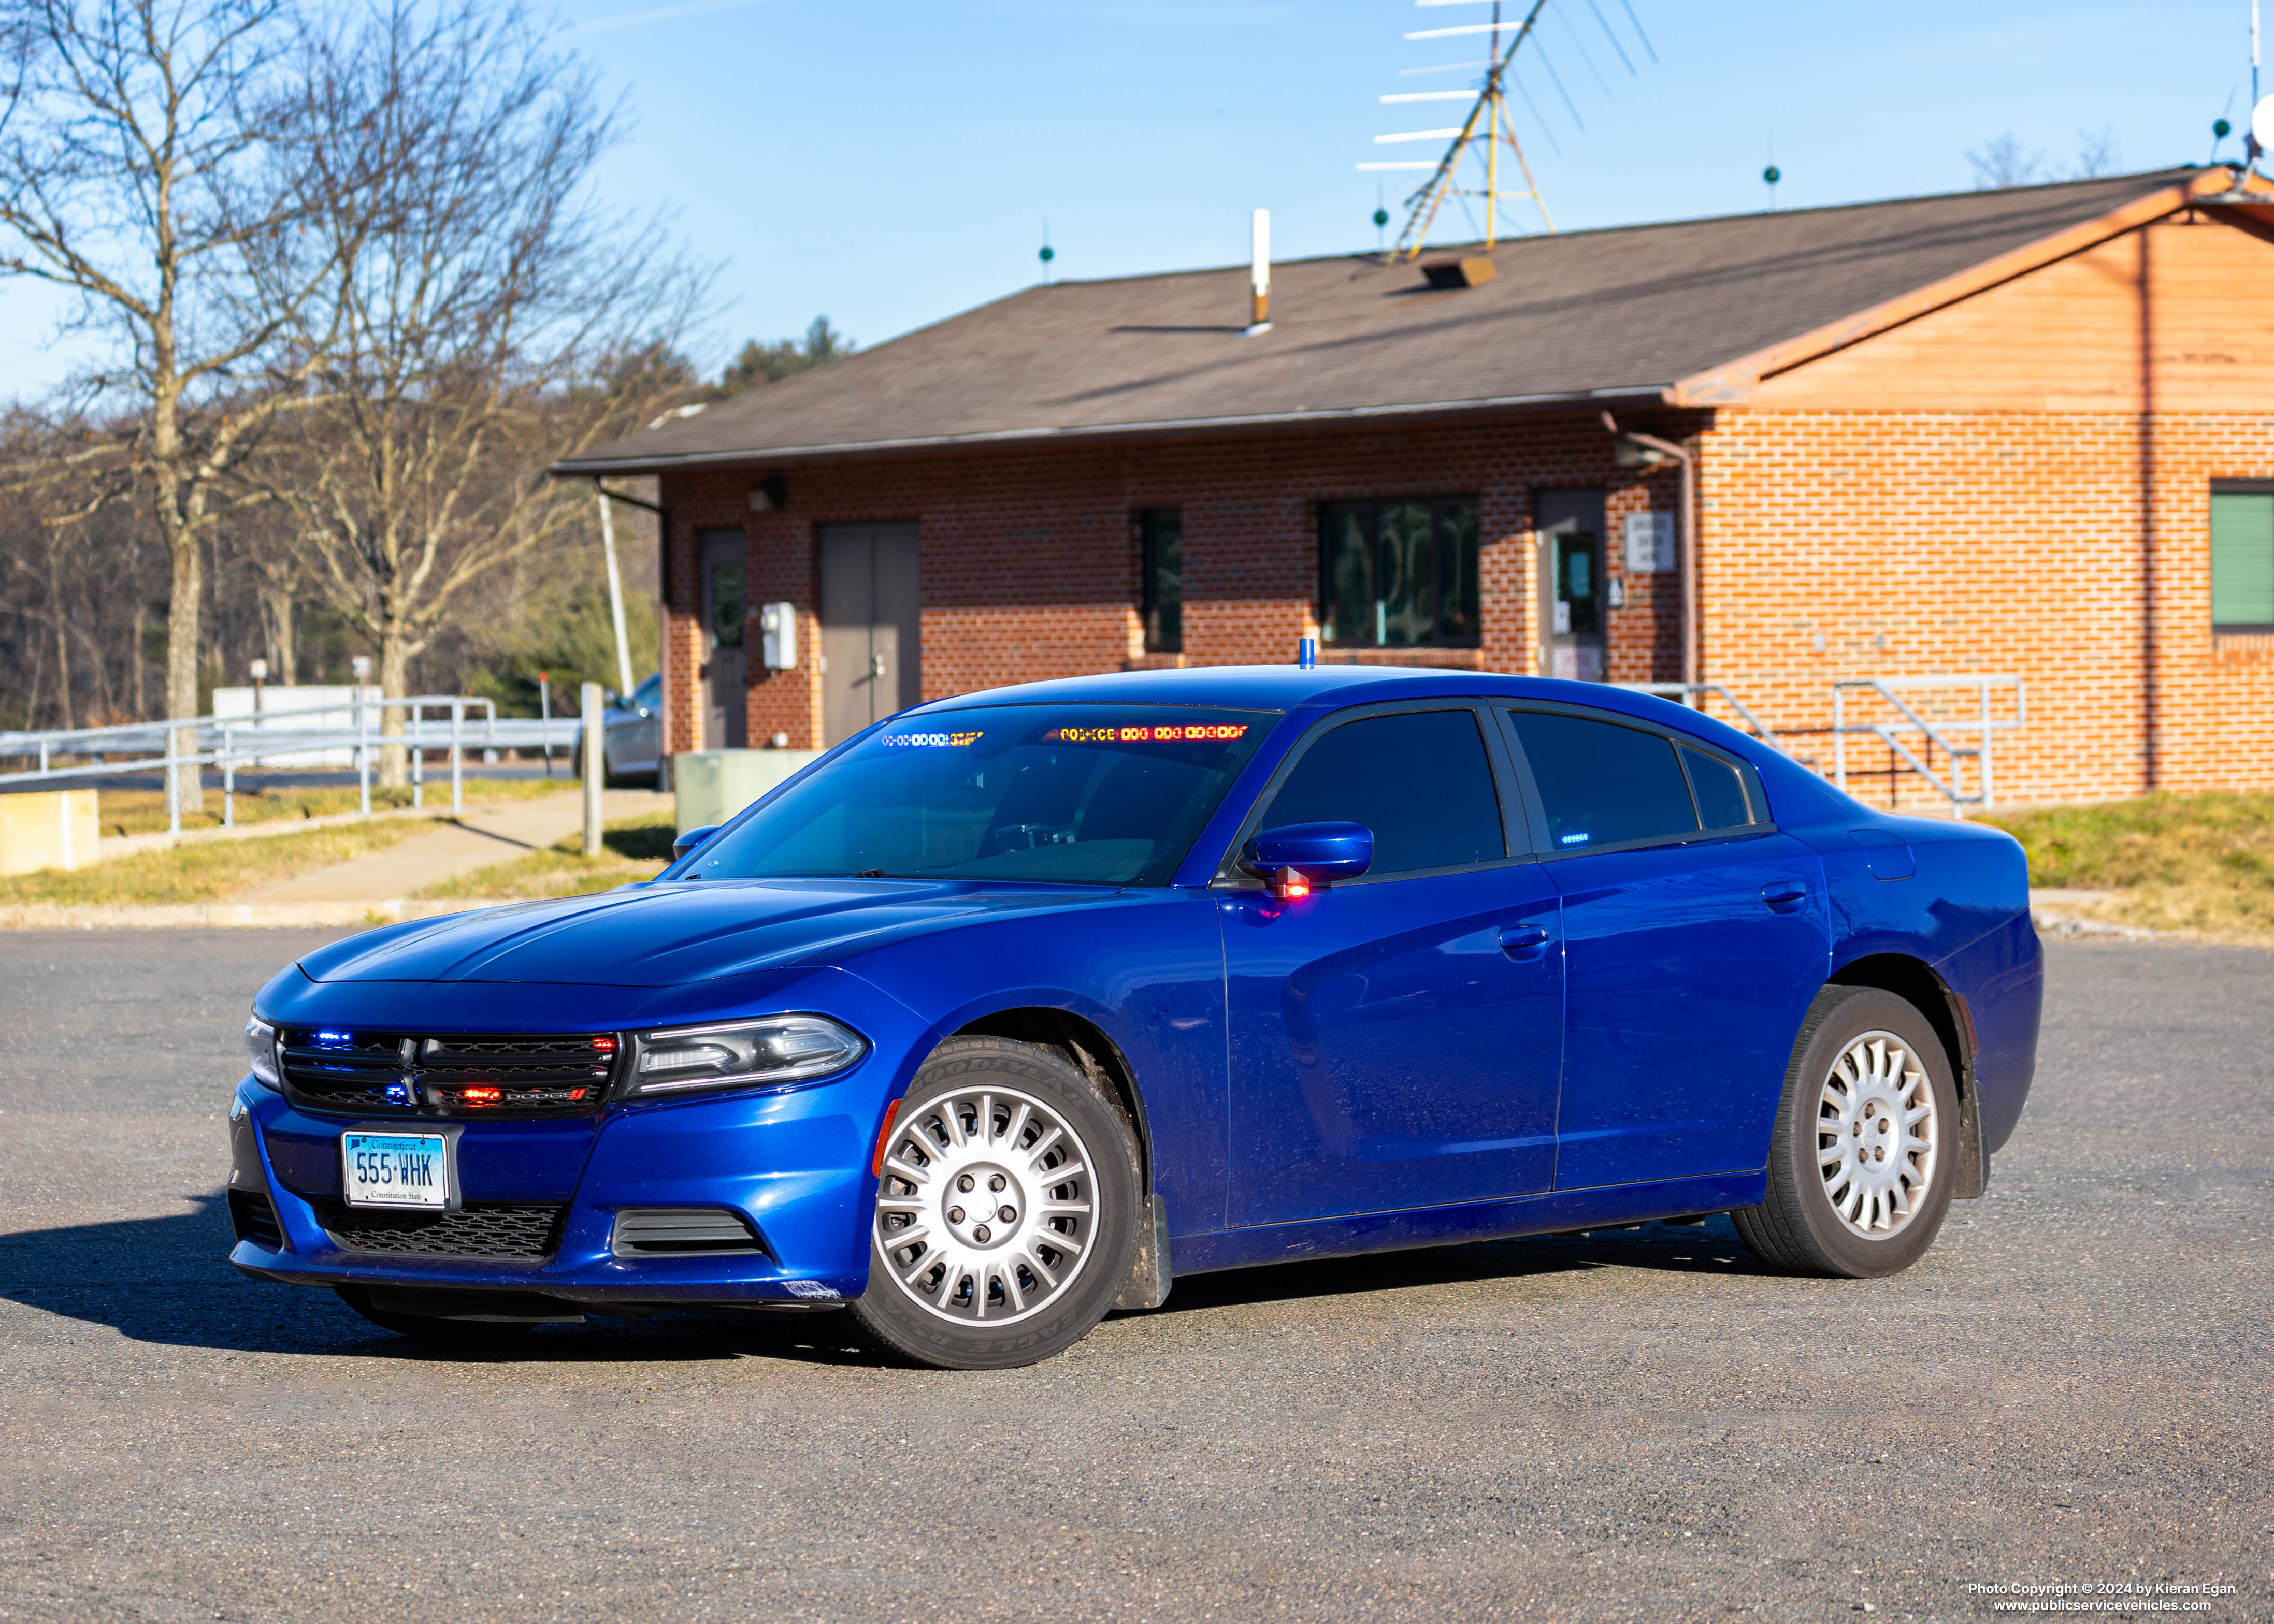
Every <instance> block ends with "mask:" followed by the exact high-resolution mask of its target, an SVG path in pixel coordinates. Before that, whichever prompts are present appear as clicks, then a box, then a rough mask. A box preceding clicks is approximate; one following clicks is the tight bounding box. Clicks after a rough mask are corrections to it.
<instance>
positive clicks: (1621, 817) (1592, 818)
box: [1509, 711, 1743, 852]
mask: <svg viewBox="0 0 2274 1624" xmlns="http://www.w3.org/2000/svg"><path fill="white" fill-rule="evenodd" d="M1509 719H1510V721H1511V722H1512V723H1513V724H1514V725H1515V727H1516V736H1517V739H1518V740H1519V741H1521V742H1522V744H1523V746H1524V754H1525V759H1526V760H1527V761H1529V762H1530V763H1531V765H1532V778H1533V780H1534V781H1535V782H1537V783H1538V785H1539V786H1540V801H1542V802H1543V803H1544V805H1545V808H1546V810H1547V844H1548V846H1549V847H1550V848H1551V849H1552V850H1555V851H1558V852H1584V851H1588V850H1590V849H1592V848H1593V847H1595V846H1618V845H1622V844H1623V843H1625V842H1628V841H1631V840H1668V839H1679V838H1683V837H1684V836H1688V835H1693V834H1695V833H1697V832H1698V812H1697V808H1695V807H1694V806H1692V805H1691V803H1690V785H1689V782H1688V780H1687V779H1686V778H1684V777H1683V771H1682V763H1681V762H1680V761H1678V760H1677V759H1675V747H1674V743H1673V741H1671V740H1669V739H1668V738H1667V737H1665V735H1663V734H1661V733H1645V732H1644V731H1643V730H1642V729H1640V728H1638V727H1621V726H1618V725H1617V724H1616V723H1615V722H1596V721H1590V720H1588V719H1587V718H1585V717H1577V716H1559V715H1555V714H1553V713H1551V712H1547V711H1510V713H1509ZM1701 759H1702V758H1701ZM1739 804H1740V805H1741V806H1742V804H1743V798H1742V795H1741V796H1740V801H1739ZM1738 821H1739V822H1741V823H1742V822H1743V819H1742V818H1740V819H1739V820H1738Z"/></svg>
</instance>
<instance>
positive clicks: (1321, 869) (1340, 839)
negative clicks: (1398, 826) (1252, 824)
mask: <svg viewBox="0 0 2274 1624" xmlns="http://www.w3.org/2000/svg"><path fill="white" fill-rule="evenodd" d="M1240 866H1241V867H1242V868H1246V870H1247V871H1248V872H1249V873H1250V874H1253V875H1257V876H1261V879H1262V880H1263V882H1264V883H1265V884H1266V885H1268V886H1269V887H1270V890H1271V894H1272V895H1273V896H1275V897H1302V896H1307V895H1309V893H1310V891H1311V888H1312V887H1313V886H1314V885H1332V884H1334V883H1336V882H1337V881H1339V880H1354V879H1356V878H1358V877H1359V876H1360V875H1362V874H1364V873H1365V872H1366V871H1367V869H1368V868H1372V867H1374V831H1372V830H1371V829H1368V828H1367V826H1366V825H1365V824H1363V823H1284V824H1282V825H1281V826H1280V827H1278V828H1276V829H1267V830H1264V831H1262V832H1261V833H1260V834H1258V835H1257V836H1256V837H1255V838H1254V839H1252V840H1250V841H1249V842H1248V843H1247V849H1246V851H1245V852H1244V853H1241V856H1240Z"/></svg>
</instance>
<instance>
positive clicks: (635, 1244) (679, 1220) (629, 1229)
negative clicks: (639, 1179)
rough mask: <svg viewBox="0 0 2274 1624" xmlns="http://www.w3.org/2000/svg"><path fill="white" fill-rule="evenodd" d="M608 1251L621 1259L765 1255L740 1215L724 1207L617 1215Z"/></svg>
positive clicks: (647, 1210) (635, 1209)
mask: <svg viewBox="0 0 2274 1624" xmlns="http://www.w3.org/2000/svg"><path fill="white" fill-rule="evenodd" d="M609 1249H610V1250H611V1251H612V1252H614V1253H615V1255H616V1256H618V1257H620V1258H638V1257H671V1256H685V1255H687V1254H689V1253H694V1252H700V1253H709V1254H717V1253H719V1252H727V1253H734V1252H764V1250H765V1248H764V1247H763V1246H761V1245H759V1244H758V1237H757V1234H756V1233H755V1232H753V1231H752V1229H750V1226H749V1224H748V1223H746V1222H743V1219H742V1214H740V1213H730V1212H728V1211H727V1209H726V1208H725V1207H627V1208H626V1209H625V1210H624V1211H622V1212H620V1213H618V1214H616V1228H615V1234H614V1239H613V1240H612V1242H611V1243H610V1247H609Z"/></svg>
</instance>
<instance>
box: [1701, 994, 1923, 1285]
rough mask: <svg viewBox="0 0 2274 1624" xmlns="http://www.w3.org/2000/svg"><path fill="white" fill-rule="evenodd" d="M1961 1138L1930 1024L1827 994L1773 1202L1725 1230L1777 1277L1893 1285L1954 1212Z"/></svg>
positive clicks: (1797, 1083)
mask: <svg viewBox="0 0 2274 1624" xmlns="http://www.w3.org/2000/svg"><path fill="white" fill-rule="evenodd" d="M1957 1126H1958V1091H1957V1087H1956V1086H1955V1085H1954V1083H1953V1081H1952V1079H1951V1075H1950V1062H1949V1057H1948V1056H1946V1054H1945V1053H1944V1051H1943V1047H1942V1041H1941V1040H1940V1039H1939V1038H1938V1037H1937V1036H1936V1035H1935V1033H1934V1029H1933V1027H1931V1026H1929V1025H1928V1024H1927V1020H1926V1018H1925V1017H1924V1015H1922V1014H1920V1013H1919V1011H1918V1010H1917V1009H1916V1007H1915V1006H1914V1005H1912V1004H1909V1003H1908V1002H1907V1001H1905V1000H1904V999H1901V998H1899V997H1897V996H1895V995H1894V994H1893V993H1890V992H1883V991H1881V990H1880V989H1878V988H1874V987H1827V988H1826V989H1824V990H1823V991H1822V992H1821V993H1819V994H1818V995H1817V998H1816V1002H1815V1003H1814V1004H1811V1005H1810V1006H1809V1011H1808V1017H1807V1019H1805V1020H1803V1022H1802V1023H1801V1027H1800V1037H1799V1039H1798V1041H1796V1043H1795V1044H1794V1046H1793V1056H1792V1064H1791V1066H1790V1067H1789V1068H1788V1071H1787V1072H1786V1075H1785V1085H1784V1097H1783V1099H1782V1100H1781V1101H1780V1103H1779V1105H1778V1108H1777V1119H1776V1127H1775V1130H1774V1132H1773V1133H1772V1135H1771V1136H1770V1142H1769V1164H1768V1194H1767V1199H1766V1200H1765V1201H1763V1202H1762V1204H1761V1205H1760V1206H1758V1207H1745V1208H1743V1209H1742V1210H1740V1211H1737V1212H1734V1213H1732V1214H1730V1217H1731V1218H1732V1219H1733V1220H1734V1221H1735V1222H1736V1226H1737V1233H1738V1234H1739V1235H1740V1236H1742V1237H1744V1242H1745V1244H1747V1245H1748V1246H1750V1247H1751V1248H1752V1249H1753V1251H1754V1252H1756V1253H1758V1255H1759V1257H1760V1258H1761V1259H1762V1260H1763V1261H1764V1262H1766V1263H1770V1264H1773V1265H1775V1266H1776V1267H1780V1268H1786V1269H1790V1270H1793V1271H1794V1272H1796V1273H1799V1274H1831V1275H1838V1276H1844V1277H1845V1278H1848V1279H1850V1280H1864V1279H1869V1278H1871V1277H1874V1276H1877V1275H1881V1274H1896V1273H1899V1272H1900V1271H1901V1270H1903V1269H1907V1268H1909V1267H1910V1266H1911V1265H1912V1264H1913V1263H1915V1262H1916V1261H1917V1260H1918V1259H1919V1257H1920V1256H1921V1254H1923V1253H1924V1252H1925V1251H1926V1249H1927V1248H1928V1247H1929V1246H1930V1245H1931V1244H1933V1242H1934V1237H1935V1233H1936V1231H1938V1230H1939V1229H1941V1228H1942V1220H1943V1215H1944V1214H1946V1212H1947V1211H1948V1210H1949V1207H1950V1184H1951V1179H1952V1177H1953V1176H1954V1173H1955V1171H1956V1167H1955V1156H1954V1146H1955V1144H1956V1139H1955V1138H1954V1135H1955V1133H1956V1131H1957Z"/></svg>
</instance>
